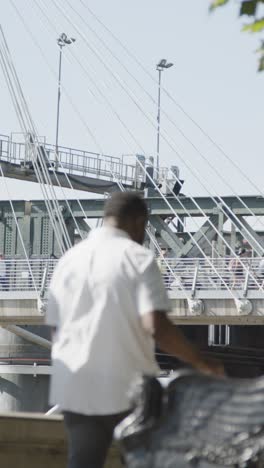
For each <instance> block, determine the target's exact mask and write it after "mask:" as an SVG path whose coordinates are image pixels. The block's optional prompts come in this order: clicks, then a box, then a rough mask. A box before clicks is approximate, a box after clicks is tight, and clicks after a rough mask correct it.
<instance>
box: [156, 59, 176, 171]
mask: <svg viewBox="0 0 264 468" xmlns="http://www.w3.org/2000/svg"><path fill="white" fill-rule="evenodd" d="M171 67H173V63H168V62H167V60H166V59H161V60H160V61H159V63H158V64H157V70H158V72H159V90H158V117H157V122H158V126H157V157H156V164H157V173H158V174H157V175H158V177H159V168H160V95H161V72H162V71H163V70H165V69H166V68H171Z"/></svg>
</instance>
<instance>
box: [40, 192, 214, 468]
mask: <svg viewBox="0 0 264 468" xmlns="http://www.w3.org/2000/svg"><path fill="white" fill-rule="evenodd" d="M146 223H147V207H146V204H145V202H144V200H143V199H142V198H141V197H140V196H139V195H137V194H136V193H128V192H126V193H114V194H113V196H112V198H111V199H109V200H108V201H107V202H106V206H105V222H104V226H103V227H102V228H99V229H96V230H94V231H92V232H91V234H90V235H89V236H88V238H87V239H86V240H84V241H82V242H81V243H79V244H78V245H77V246H75V247H73V248H72V249H70V250H69V251H68V252H67V253H66V254H65V255H64V256H63V257H62V259H61V260H60V261H59V264H58V266H57V268H56V270H55V273H54V276H53V279H52V282H51V286H50V295H49V303H48V310H47V324H49V325H51V326H53V327H55V328H56V332H55V335H54V342H53V349H52V359H53V376H52V382H51V395H50V403H51V404H59V406H60V407H61V409H62V410H63V412H64V417H65V424H66V429H67V433H68V439H69V462H68V463H69V464H68V468H102V467H103V465H104V462H105V458H106V455H107V451H108V448H109V446H110V444H111V441H112V435H113V430H114V427H115V425H116V424H117V423H118V422H119V421H120V420H121V419H122V418H123V417H124V415H126V414H127V411H129V407H130V403H129V398H128V391H129V388H130V385H131V383H132V382H133V380H134V378H135V377H136V376H137V375H138V374H150V375H155V374H157V373H158V372H159V368H158V366H157V363H156V361H155V356H154V340H156V341H157V343H158V345H159V347H160V348H161V349H163V350H164V351H165V352H168V353H170V354H174V355H175V356H177V357H179V358H180V359H183V360H185V361H186V362H188V363H190V364H192V365H193V366H195V367H196V368H197V369H200V370H202V371H205V372H216V373H217V372H221V368H220V366H219V367H218V366H217V365H215V364H212V363H210V362H207V361H205V360H204V359H203V358H202V357H201V355H200V353H199V352H198V350H196V349H195V348H194V347H193V346H192V345H191V344H190V343H189V342H187V340H186V339H185V338H184V337H183V335H182V334H181V332H180V330H178V329H177V328H176V327H174V326H173V325H172V324H171V322H170V321H169V320H168V318H167V316H166V311H168V310H169V301H168V297H167V293H166V291H165V288H164V285H163V282H162V279H161V275H160V272H159V269H158V266H157V264H156V261H155V258H154V256H153V253H152V252H151V251H149V250H147V249H145V248H144V247H143V246H142V244H143V241H144V231H145V227H146Z"/></svg>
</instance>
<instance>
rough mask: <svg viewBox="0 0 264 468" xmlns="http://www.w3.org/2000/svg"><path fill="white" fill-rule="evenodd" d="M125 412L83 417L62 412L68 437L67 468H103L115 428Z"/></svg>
mask: <svg viewBox="0 0 264 468" xmlns="http://www.w3.org/2000/svg"><path fill="white" fill-rule="evenodd" d="M127 414H128V413H127V412H125V413H118V414H113V415H106V416H85V415H82V414H77V413H70V412H67V411H66V412H64V423H65V426H66V431H67V435H68V444H69V448H68V468H103V466H104V463H105V460H106V457H107V452H108V449H109V448H110V445H111V443H112V439H113V432H114V428H115V426H116V425H117V424H118V423H119V422H120V421H122V419H124V418H125V417H126V416H127Z"/></svg>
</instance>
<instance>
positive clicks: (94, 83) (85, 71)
mask: <svg viewBox="0 0 264 468" xmlns="http://www.w3.org/2000/svg"><path fill="white" fill-rule="evenodd" d="M46 19H47V21H48V22H49V24H51V22H50V20H49V19H48V18H47V17H46ZM71 55H72V56H74V54H73V52H71ZM76 60H77V62H78V63H79V65H80V66H81V68H82V70H83V71H84V73H85V75H86V76H88V78H89V80H90V81H91V82H92V83H93V85H94V86H95V88H96V89H97V91H98V93H99V94H100V95H101V96H102V97H103V99H105V101H106V102H107V105H108V107H110V110H111V111H112V112H113V114H114V115H115V116H117V118H118V120H119V121H120V122H121V123H122V125H123V126H124V127H125V129H126V130H127V131H128V132H129V134H130V136H131V137H132V138H133V140H134V141H135V142H136V143H137V145H139V146H140V149H141V151H143V152H144V149H143V148H142V147H141V145H140V144H139V142H138V141H137V140H136V139H135V136H134V135H133V134H132V133H131V131H130V129H129V128H128V127H127V126H126V124H125V123H124V122H123V120H122V118H121V117H120V116H119V114H118V113H117V112H116V111H115V109H114V108H113V106H112V104H111V102H110V101H109V100H108V99H107V97H106V96H105V94H104V93H103V92H102V91H101V89H100V88H99V87H98V85H97V83H96V82H95V81H94V80H93V79H92V78H91V76H90V75H89V74H88V72H87V69H85V68H84V67H83V64H82V61H80V60H78V58H76ZM144 153H145V152H144ZM182 207H183V209H185V211H186V214H187V215H188V216H189V217H191V215H190V213H189V212H188V211H187V210H186V208H185V207H184V206H183V205H182ZM194 222H195V224H196V226H197V227H199V225H198V224H197V222H196V220H195V221H194ZM213 227H214V229H216V228H215V226H213ZM217 233H218V231H217ZM202 236H203V237H204V238H205V240H206V241H207V243H208V245H209V246H210V247H211V242H210V240H209V239H208V237H207V236H206V234H205V233H203V232H202Z"/></svg>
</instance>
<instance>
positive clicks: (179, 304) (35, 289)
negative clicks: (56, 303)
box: [0, 257, 264, 324]
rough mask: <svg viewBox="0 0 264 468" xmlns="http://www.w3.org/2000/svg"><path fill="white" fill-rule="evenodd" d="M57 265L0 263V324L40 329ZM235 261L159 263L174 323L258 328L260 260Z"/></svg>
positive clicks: (263, 279) (263, 282) (263, 307)
mask: <svg viewBox="0 0 264 468" xmlns="http://www.w3.org/2000/svg"><path fill="white" fill-rule="evenodd" d="M57 261H58V260H57V259H50V258H35V259H29V260H22V259H18V258H8V259H5V260H2V262H4V268H2V276H0V323H1V322H2V323H6V322H10V323H11V322H13V323H20V324H22V323H24V324H26V323H38V324H41V323H44V317H45V306H46V301H47V293H48V287H49V283H50V280H51V277H52V274H53V271H54V269H55V267H56V264H57ZM234 261H235V259H233V258H231V257H225V258H216V259H211V258H210V259H208V261H206V260H205V259H201V258H200V259H198V258H187V259H183V258H180V259H179V258H166V259H164V258H158V264H159V267H160V269H161V273H162V276H163V280H164V284H165V287H166V289H167V290H168V294H169V297H170V300H171V309H172V312H171V315H172V318H173V320H174V321H175V323H176V322H177V323H185V321H186V319H187V320H188V323H189V324H190V323H201V324H214V323H216V324H221V323H225V324H228V323H230V324H235V323H239V324H242V323H243V324H250V323H252V324H255V323H263V320H264V300H263V286H264V275H263V273H262V272H261V270H260V267H259V265H260V262H261V258H257V257H255V258H246V259H244V260H243V262H244V268H241V267H236V268H234V266H233V265H234ZM2 265H3V263H2ZM0 266H1V264H0ZM3 271H4V274H3Z"/></svg>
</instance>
